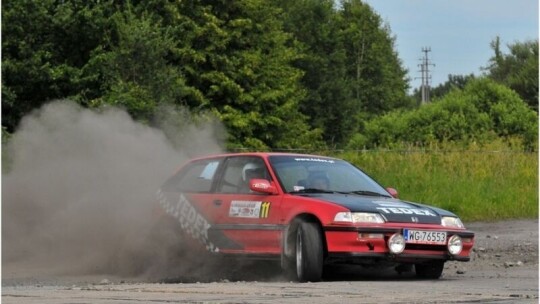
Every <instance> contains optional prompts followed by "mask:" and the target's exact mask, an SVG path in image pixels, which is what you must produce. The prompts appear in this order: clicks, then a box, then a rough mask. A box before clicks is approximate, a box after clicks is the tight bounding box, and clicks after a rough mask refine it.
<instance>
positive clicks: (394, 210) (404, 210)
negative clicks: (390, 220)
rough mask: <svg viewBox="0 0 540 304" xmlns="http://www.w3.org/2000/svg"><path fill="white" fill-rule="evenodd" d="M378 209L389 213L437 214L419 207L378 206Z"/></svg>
mask: <svg viewBox="0 0 540 304" xmlns="http://www.w3.org/2000/svg"><path fill="white" fill-rule="evenodd" d="M377 209H378V210H381V211H382V212H384V213H386V214H389V213H393V214H416V215H426V216H437V215H436V214H435V213H433V212H431V210H428V209H419V208H393V207H377Z"/></svg>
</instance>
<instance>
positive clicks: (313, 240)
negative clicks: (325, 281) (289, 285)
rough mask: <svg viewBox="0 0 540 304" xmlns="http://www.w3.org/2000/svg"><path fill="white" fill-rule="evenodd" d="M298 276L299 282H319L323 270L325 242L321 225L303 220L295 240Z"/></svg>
mask: <svg viewBox="0 0 540 304" xmlns="http://www.w3.org/2000/svg"><path fill="white" fill-rule="evenodd" d="M294 264H295V266H296V277H297V279H298V281H299V282H308V281H309V282H318V281H320V280H321V278H322V272H323V244H322V236H321V231H320V229H319V226H318V225H317V224H315V223H308V222H301V223H300V224H299V225H298V229H297V230H296V241H295V263H294Z"/></svg>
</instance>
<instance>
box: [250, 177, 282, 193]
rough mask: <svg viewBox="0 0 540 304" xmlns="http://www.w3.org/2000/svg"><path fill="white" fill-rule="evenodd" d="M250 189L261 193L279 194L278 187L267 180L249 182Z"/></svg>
mask: <svg viewBox="0 0 540 304" xmlns="http://www.w3.org/2000/svg"><path fill="white" fill-rule="evenodd" d="M249 189H251V191H255V192H259V193H266V194H278V191H277V189H276V187H275V186H274V185H272V184H271V183H270V181H268V180H266V179H258V178H254V179H251V180H250V181H249Z"/></svg>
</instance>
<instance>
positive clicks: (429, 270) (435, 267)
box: [414, 261, 444, 279]
mask: <svg viewBox="0 0 540 304" xmlns="http://www.w3.org/2000/svg"><path fill="white" fill-rule="evenodd" d="M414 268H415V270H416V276H417V277H419V278H422V279H438V278H440V277H441V275H442V272H443V270H444V261H432V262H428V263H422V264H416V265H414Z"/></svg>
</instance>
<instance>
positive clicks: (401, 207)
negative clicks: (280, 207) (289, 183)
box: [302, 193, 456, 224]
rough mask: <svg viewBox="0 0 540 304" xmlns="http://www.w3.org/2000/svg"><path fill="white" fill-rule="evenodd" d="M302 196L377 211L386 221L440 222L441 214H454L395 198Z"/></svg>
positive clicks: (350, 207) (342, 195) (359, 209)
mask: <svg viewBox="0 0 540 304" xmlns="http://www.w3.org/2000/svg"><path fill="white" fill-rule="evenodd" d="M302 196H305V197H310V198H312V199H317V200H321V201H325V202H330V203H334V204H337V205H340V206H343V207H345V208H347V209H349V210H351V212H373V213H379V214H381V215H382V216H383V217H384V218H385V219H386V220H387V221H388V222H399V223H420V224H441V216H456V215H455V214H453V213H451V212H449V211H446V210H443V209H440V208H436V207H432V206H427V205H423V204H418V203H413V202H407V201H402V200H399V199H395V198H387V197H373V196H364V195H354V194H330V193H328V194H327V193H313V194H303V195H302Z"/></svg>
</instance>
